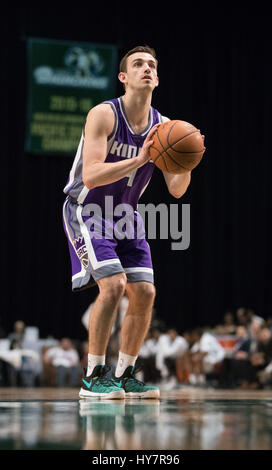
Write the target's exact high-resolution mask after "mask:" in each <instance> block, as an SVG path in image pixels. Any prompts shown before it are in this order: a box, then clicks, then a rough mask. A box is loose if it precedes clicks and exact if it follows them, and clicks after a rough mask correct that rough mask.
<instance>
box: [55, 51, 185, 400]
mask: <svg viewBox="0 0 272 470" xmlns="http://www.w3.org/2000/svg"><path fill="white" fill-rule="evenodd" d="M118 78H119V80H120V82H121V83H122V84H123V85H124V88H125V94H124V95H123V96H122V97H119V98H116V99H112V100H109V101H106V102H103V103H101V104H99V105H97V106H95V107H94V108H92V109H91V110H90V112H89V113H88V116H87V119H86V124H85V129H84V131H83V133H82V137H81V140H80V143H79V146H78V150H77V153H76V157H75V160H74V163H73V166H72V169H71V171H70V176H69V180H68V182H67V185H66V186H65V188H64V192H65V193H66V194H67V198H66V200H65V203H64V207H63V219H64V228H65V232H66V235H67V238H68V244H69V250H70V255H71V262H72V288H73V290H74V291H75V290H81V289H85V288H87V287H90V286H91V285H93V284H94V283H97V284H98V287H99V294H98V297H97V299H96V301H95V304H94V306H93V308H92V315H91V316H90V323H89V354H88V369H87V374H86V377H84V378H83V379H82V387H81V390H80V393H79V395H80V397H94V396H97V397H101V398H104V399H105V398H110V399H111V398H124V397H130V398H134V397H135V398H138V397H144V398H158V397H159V389H158V388H157V387H154V386H147V385H145V384H144V383H142V382H140V381H138V380H137V379H136V378H135V376H134V366H135V362H136V359H137V356H138V353H139V350H140V347H141V345H142V343H143V341H144V338H145V336H146V334H147V331H148V329H149V326H150V321H151V313H152V307H153V303H154V298H155V287H154V281H153V269H152V261H151V255H150V248H149V245H148V243H147V241H146V240H145V237H144V236H143V234H144V228H143V221H142V219H141V217H140V215H139V213H138V212H137V203H138V200H139V197H140V195H141V194H142V192H143V191H144V189H145V188H146V186H147V184H148V183H149V180H150V178H151V175H152V172H153V168H154V164H153V162H152V161H150V155H149V147H150V146H151V145H152V142H153V141H152V136H153V134H154V132H155V131H156V129H157V127H158V126H159V125H160V123H162V122H164V121H165V120H168V119H167V118H164V117H162V116H161V115H160V113H159V112H158V111H157V110H156V109H154V108H153V107H152V106H151V98H152V92H153V90H154V89H155V88H156V87H157V86H158V83H159V79H158V75H157V59H156V55H155V51H154V50H153V49H152V48H150V47H148V46H138V47H135V48H134V49H132V50H130V51H129V52H128V53H127V54H126V55H125V56H124V57H123V59H122V60H121V62H120V72H119V75H118ZM164 178H165V181H166V184H167V187H168V189H169V192H170V193H171V194H172V195H173V196H175V197H177V198H179V197H181V196H182V195H183V194H184V193H185V191H186V189H187V187H188V185H189V183H190V178H191V174H190V172H189V171H188V172H187V173H184V174H180V175H173V174H168V173H166V172H164ZM109 197H111V199H110V201H111V203H112V206H111V207H112V211H110V212H109V209H108V208H107V204H108V202H107V201H108V200H109ZM95 204H96V206H95ZM120 204H124V205H126V204H129V205H130V207H132V208H133V216H132V217H133V219H134V220H133V224H134V226H135V225H137V227H138V229H139V227H140V228H141V230H140V233H141V236H137V237H136V236H134V238H129V237H127V238H124V239H122V238H121V237H118V236H117V235H118V230H117V231H114V233H113V228H114V229H116V228H117V227H118V220H120V215H121V214H120V213H119V216H118V215H116V214H115V211H114V210H115V208H117V206H118V205H120ZM97 206H98V207H99V209H100V210H101V213H99V211H98V215H97V214H96V215H95V217H93V215H94V212H95V211H94V209H93V208H95V207H97ZM124 207H127V206H124ZM89 208H92V211H90V210H89ZM99 214H100V215H99ZM91 220H92V223H90V221H91ZM94 220H95V221H94ZM93 221H94V222H93ZM98 223H100V226H101V224H102V226H103V235H102V236H101V231H100V232H99V227H98V225H99V224H98ZM91 232H92V233H91ZM109 233H110V234H111V233H113V235H110V236H106V234H107V235H108V234H109ZM116 233H117V235H116ZM137 233H138V234H139V230H138V231H137ZM99 234H100V236H98V235H99ZM125 290H126V292H127V295H128V298H129V306H128V310H127V313H126V316H125V319H124V322H123V325H122V331H121V346H120V352H119V357H118V362H117V366H116V370H115V373H114V374H112V375H110V373H109V369H108V368H107V366H105V354H106V349H107V345H108V341H109V337H110V333H111V329H112V325H113V322H114V318H115V313H116V310H117V307H118V305H119V302H120V300H121V298H122V296H123V294H124V291H125Z"/></svg>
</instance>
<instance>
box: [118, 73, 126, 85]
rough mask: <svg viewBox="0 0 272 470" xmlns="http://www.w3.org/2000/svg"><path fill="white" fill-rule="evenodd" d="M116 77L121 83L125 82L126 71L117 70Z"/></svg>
mask: <svg viewBox="0 0 272 470" xmlns="http://www.w3.org/2000/svg"><path fill="white" fill-rule="evenodd" d="M118 78H119V80H120V82H121V83H123V84H125V82H126V78H127V77H126V73H125V72H119V74H118Z"/></svg>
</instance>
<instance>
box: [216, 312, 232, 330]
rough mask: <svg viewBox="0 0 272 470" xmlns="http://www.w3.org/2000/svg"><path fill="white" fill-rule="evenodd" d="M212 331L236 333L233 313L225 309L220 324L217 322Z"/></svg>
mask: <svg viewBox="0 0 272 470" xmlns="http://www.w3.org/2000/svg"><path fill="white" fill-rule="evenodd" d="M214 333H215V334H216V335H222V336H223V335H234V334H235V333H236V323H235V318H234V314H233V313H232V312H230V311H227V312H226V313H225V314H224V317H223V323H222V325H221V324H219V325H217V326H216V327H215V329H214Z"/></svg>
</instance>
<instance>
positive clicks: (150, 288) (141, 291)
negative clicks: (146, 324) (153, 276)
mask: <svg viewBox="0 0 272 470" xmlns="http://www.w3.org/2000/svg"><path fill="white" fill-rule="evenodd" d="M155 295H156V289H155V286H154V284H151V283H150V282H137V283H136V284H135V288H134V296H135V297H136V298H137V300H138V301H139V302H141V303H145V304H146V303H148V304H149V303H152V302H154V299H155Z"/></svg>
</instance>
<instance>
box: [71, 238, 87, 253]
mask: <svg viewBox="0 0 272 470" xmlns="http://www.w3.org/2000/svg"><path fill="white" fill-rule="evenodd" d="M73 244H74V247H75V249H76V250H79V249H80V248H81V247H82V246H83V245H85V240H84V238H83V237H78V238H75V239H74V241H73Z"/></svg>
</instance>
